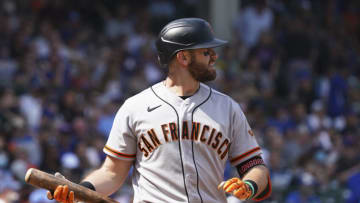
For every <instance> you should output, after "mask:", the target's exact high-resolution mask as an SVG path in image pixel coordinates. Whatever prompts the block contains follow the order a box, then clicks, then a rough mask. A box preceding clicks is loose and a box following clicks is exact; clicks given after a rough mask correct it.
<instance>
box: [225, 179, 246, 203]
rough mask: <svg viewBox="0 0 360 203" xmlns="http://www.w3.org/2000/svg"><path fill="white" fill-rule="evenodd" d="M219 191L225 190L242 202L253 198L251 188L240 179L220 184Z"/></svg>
mask: <svg viewBox="0 0 360 203" xmlns="http://www.w3.org/2000/svg"><path fill="white" fill-rule="evenodd" d="M218 189H221V190H224V191H225V192H228V193H230V194H232V195H234V196H235V197H237V198H238V199H240V200H247V199H249V198H250V197H251V196H252V191H251V189H250V186H249V185H248V184H246V183H244V182H243V181H242V180H240V179H239V178H231V179H229V180H227V181H223V182H221V183H220V184H219V186H218Z"/></svg>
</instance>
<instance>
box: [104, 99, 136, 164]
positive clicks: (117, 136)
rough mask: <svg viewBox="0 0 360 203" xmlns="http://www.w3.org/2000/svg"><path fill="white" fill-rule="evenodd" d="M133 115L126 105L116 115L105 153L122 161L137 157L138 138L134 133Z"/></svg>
mask: <svg viewBox="0 0 360 203" xmlns="http://www.w3.org/2000/svg"><path fill="white" fill-rule="evenodd" d="M130 118H131V115H130V113H128V112H127V110H126V103H124V104H123V106H122V107H121V108H120V109H119V110H118V112H117V113H116V116H115V119H114V122H113V125H112V128H111V131H110V135H109V138H108V140H107V142H106V145H105V147H104V149H103V151H104V153H105V154H107V155H109V156H112V157H115V158H118V159H122V160H134V159H135V157H136V142H137V141H136V137H135V135H134V134H133V133H132V132H133V131H132V128H131V121H130Z"/></svg>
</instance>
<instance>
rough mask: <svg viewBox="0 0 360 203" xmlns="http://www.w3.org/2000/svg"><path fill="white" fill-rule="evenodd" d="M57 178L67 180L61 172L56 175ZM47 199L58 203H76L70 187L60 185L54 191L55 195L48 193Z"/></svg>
mask: <svg viewBox="0 0 360 203" xmlns="http://www.w3.org/2000/svg"><path fill="white" fill-rule="evenodd" d="M55 177H58V178H63V179H66V178H65V177H64V176H63V175H61V174H60V173H59V172H56V173H55ZM47 198H48V199H50V200H52V199H55V200H56V201H58V202H62V203H74V202H75V201H74V199H75V195H74V192H73V191H69V186H67V185H58V186H57V187H56V189H55V191H54V195H52V194H51V192H50V191H48V192H47Z"/></svg>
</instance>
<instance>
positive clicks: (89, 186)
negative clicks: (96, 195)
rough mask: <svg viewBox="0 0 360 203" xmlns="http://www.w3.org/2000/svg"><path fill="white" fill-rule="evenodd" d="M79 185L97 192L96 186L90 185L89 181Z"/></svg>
mask: <svg viewBox="0 0 360 203" xmlns="http://www.w3.org/2000/svg"><path fill="white" fill-rule="evenodd" d="M79 185H82V186H84V187H86V188H89V189H90V190H94V191H96V190H95V186H94V185H93V184H92V183H90V182H89V181H83V182H81V183H79Z"/></svg>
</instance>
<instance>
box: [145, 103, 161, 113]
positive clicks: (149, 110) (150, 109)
mask: <svg viewBox="0 0 360 203" xmlns="http://www.w3.org/2000/svg"><path fill="white" fill-rule="evenodd" d="M160 106H161V104H160V105H159V106H155V107H152V108H150V106H148V108H147V111H148V112H152V111H154V110H155V109H157V108H159V107H160Z"/></svg>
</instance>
